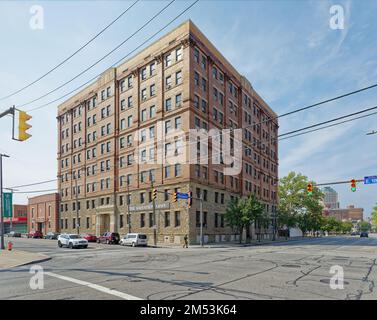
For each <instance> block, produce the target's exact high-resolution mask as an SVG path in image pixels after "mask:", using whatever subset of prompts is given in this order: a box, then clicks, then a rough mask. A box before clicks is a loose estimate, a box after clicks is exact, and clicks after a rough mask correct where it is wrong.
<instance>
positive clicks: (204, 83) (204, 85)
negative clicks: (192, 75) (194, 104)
mask: <svg viewBox="0 0 377 320" xmlns="http://www.w3.org/2000/svg"><path fill="white" fill-rule="evenodd" d="M202 89H203V91H204V92H205V91H207V80H206V79H204V78H202Z"/></svg>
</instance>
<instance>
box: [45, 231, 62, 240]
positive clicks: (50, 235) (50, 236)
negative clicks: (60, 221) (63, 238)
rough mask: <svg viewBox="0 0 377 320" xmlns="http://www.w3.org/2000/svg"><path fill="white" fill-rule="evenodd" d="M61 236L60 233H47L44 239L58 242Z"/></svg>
mask: <svg viewBox="0 0 377 320" xmlns="http://www.w3.org/2000/svg"><path fill="white" fill-rule="evenodd" d="M59 235H60V233H58V232H47V233H46V235H45V237H44V238H45V239H49V240H57V239H58V237H59Z"/></svg>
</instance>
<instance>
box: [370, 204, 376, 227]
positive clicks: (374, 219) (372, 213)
mask: <svg viewBox="0 0 377 320" xmlns="http://www.w3.org/2000/svg"><path fill="white" fill-rule="evenodd" d="M370 216H371V217H372V222H373V224H374V225H375V226H377V206H374V207H373V211H372V212H371V213H370Z"/></svg>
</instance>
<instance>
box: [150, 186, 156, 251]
mask: <svg viewBox="0 0 377 320" xmlns="http://www.w3.org/2000/svg"><path fill="white" fill-rule="evenodd" d="M151 190H152V192H153V180H151ZM152 196H153V195H152ZM152 210H153V213H152V215H153V222H154V225H153V243H154V246H157V223H156V222H157V221H156V200H155V199H154V198H153V199H152Z"/></svg>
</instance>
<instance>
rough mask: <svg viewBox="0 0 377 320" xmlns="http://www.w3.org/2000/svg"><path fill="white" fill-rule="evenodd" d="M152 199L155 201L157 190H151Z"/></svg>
mask: <svg viewBox="0 0 377 320" xmlns="http://www.w3.org/2000/svg"><path fill="white" fill-rule="evenodd" d="M152 199H153V200H156V199H157V189H153V190H152Z"/></svg>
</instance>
